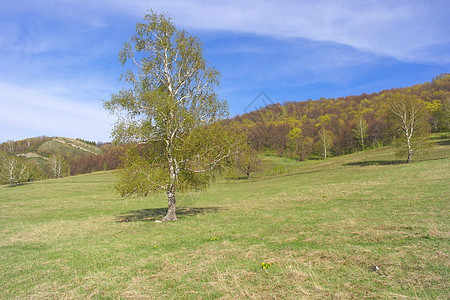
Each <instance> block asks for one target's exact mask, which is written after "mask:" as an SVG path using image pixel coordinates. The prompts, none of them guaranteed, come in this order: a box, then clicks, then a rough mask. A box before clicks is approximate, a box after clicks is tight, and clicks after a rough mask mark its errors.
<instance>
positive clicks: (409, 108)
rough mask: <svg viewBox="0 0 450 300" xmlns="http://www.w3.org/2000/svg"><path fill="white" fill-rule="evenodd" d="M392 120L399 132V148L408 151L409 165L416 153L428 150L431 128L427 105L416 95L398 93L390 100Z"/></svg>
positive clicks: (407, 160)
mask: <svg viewBox="0 0 450 300" xmlns="http://www.w3.org/2000/svg"><path fill="white" fill-rule="evenodd" d="M390 112H391V115H390V119H391V122H392V123H393V125H394V127H395V129H396V131H397V132H398V134H399V135H398V139H397V143H396V144H397V146H398V147H399V148H400V149H401V150H406V152H407V154H408V158H407V159H406V162H407V163H411V161H412V156H413V154H414V153H415V152H418V151H419V150H423V149H425V148H427V147H428V146H429V145H430V144H429V143H428V133H429V132H430V126H429V124H428V122H427V120H428V118H429V114H428V110H427V104H426V102H425V101H423V100H421V99H420V98H419V97H418V96H416V95H408V94H400V93H396V94H394V95H393V96H392V97H391V98H390Z"/></svg>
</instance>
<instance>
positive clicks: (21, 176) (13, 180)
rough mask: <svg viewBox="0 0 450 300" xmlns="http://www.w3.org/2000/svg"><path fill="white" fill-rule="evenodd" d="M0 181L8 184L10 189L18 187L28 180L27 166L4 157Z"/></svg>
mask: <svg viewBox="0 0 450 300" xmlns="http://www.w3.org/2000/svg"><path fill="white" fill-rule="evenodd" d="M0 175H1V177H2V178H1V179H2V180H1V181H2V182H4V183H8V184H9V185H10V186H11V187H14V186H16V185H18V184H19V183H21V182H24V181H26V180H27V179H28V175H29V170H28V167H27V165H26V164H25V163H24V162H22V161H21V160H19V159H18V158H16V157H6V156H5V157H4V158H3V162H2V172H1V174H0Z"/></svg>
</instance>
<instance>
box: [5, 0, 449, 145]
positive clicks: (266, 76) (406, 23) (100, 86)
mask: <svg viewBox="0 0 450 300" xmlns="http://www.w3.org/2000/svg"><path fill="white" fill-rule="evenodd" d="M150 8H151V9H154V10H156V11H158V12H165V13H167V14H168V15H170V16H171V17H172V18H173V20H174V23H175V25H176V26H177V27H178V28H180V29H186V30H187V31H189V32H190V33H191V34H193V35H196V36H198V37H199V38H200V39H201V40H202V41H203V42H204V51H205V56H206V58H207V60H208V61H209V62H210V63H211V65H213V66H214V67H215V68H216V69H217V70H219V71H220V72H221V74H222V78H221V85H220V88H219V89H218V92H219V95H220V97H221V98H222V99H226V100H227V101H228V103H229V105H230V114H231V115H237V114H242V113H244V112H245V109H246V107H247V106H248V105H249V103H251V102H252V101H253V100H254V99H255V97H257V96H258V95H259V94H260V93H261V92H264V93H265V94H266V95H267V96H268V97H270V99H271V100H272V101H273V102H285V101H302V100H307V99H318V98H320V97H326V98H336V97H340V96H347V95H358V94H361V93H364V92H365V93H371V92H376V91H380V90H383V89H390V88H395V87H405V86H410V85H413V84H417V83H423V82H426V81H430V80H431V79H432V78H433V77H434V76H436V75H438V74H440V73H444V72H450V8H449V2H448V1H447V0H440V1H439V0H423V1H414V0H404V1H402V0H397V1H391V0H387V1H370V0H367V1H361V0H347V1H331V0H323V1H321V0H307V1H303V0H301V1H294V0H266V1H256V0H236V1H235V0H232V1H225V0H222V1H215V0H209V1H207V0H191V1H188V0H174V1H168V0H156V1H152V0H127V1H124V0H108V1H107V0H98V1H96V0H59V1H58V0H56V1H44V0H17V1H6V0H3V1H2V4H1V9H0V142H3V141H6V140H8V139H13V140H18V139H23V138H27V137H34V136H40V135H46V136H65V137H72V138H77V137H80V138H83V139H87V140H92V141H108V140H109V131H110V129H111V126H112V124H113V122H114V119H113V118H112V117H110V116H109V115H108V113H107V112H106V111H104V110H103V108H102V100H108V99H109V98H110V96H111V94H113V93H115V92H117V91H118V90H120V89H121V87H122V83H121V82H120V81H119V80H118V79H119V76H120V74H121V73H122V72H123V71H124V70H123V69H122V68H121V66H120V65H119V63H118V61H117V56H118V52H119V51H120V49H121V47H122V45H123V43H124V42H125V41H128V39H129V37H130V36H131V35H132V34H133V32H134V29H135V25H136V22H139V21H141V20H142V17H143V15H144V13H145V12H146V11H147V10H148V9H150Z"/></svg>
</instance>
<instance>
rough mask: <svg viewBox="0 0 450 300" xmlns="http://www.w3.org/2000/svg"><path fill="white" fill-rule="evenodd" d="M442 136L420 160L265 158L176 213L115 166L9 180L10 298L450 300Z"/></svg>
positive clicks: (0, 245)
mask: <svg viewBox="0 0 450 300" xmlns="http://www.w3.org/2000/svg"><path fill="white" fill-rule="evenodd" d="M435 141H436V147H434V148H433V149H432V150H431V151H430V152H429V153H428V154H427V155H426V156H425V155H424V156H422V157H419V158H416V159H415V160H414V158H413V163H412V164H411V165H407V164H404V163H403V160H402V161H399V160H398V158H397V157H395V156H394V154H393V150H392V149H391V148H382V149H377V150H369V151H364V152H360V153H355V154H352V155H346V156H342V157H336V158H331V159H327V160H310V161H307V162H296V161H294V160H290V159H287V158H278V157H264V168H263V169H262V170H261V171H259V172H257V173H255V174H252V175H254V176H253V178H252V179H251V180H244V179H238V180H223V181H219V182H217V183H215V184H214V185H212V186H211V187H210V188H209V189H208V190H206V191H205V192H201V193H198V192H193V193H185V194H178V198H177V200H178V201H177V203H178V218H179V221H177V222H169V223H160V222H155V221H156V220H161V219H162V217H163V216H164V214H165V212H166V205H167V204H166V198H165V196H164V195H162V194H161V195H157V196H151V197H146V198H142V197H137V198H120V197H119V196H118V195H117V194H116V192H115V191H114V184H115V180H116V179H115V176H114V173H113V172H100V173H95V174H90V175H82V176H74V177H67V178H62V179H55V180H47V181H42V182H34V183H31V184H25V185H22V186H18V187H16V188H9V187H6V186H4V187H0V298H1V299H15V298H18V299H19V298H20V299H23V298H25V299H90V298H93V299H110V298H113V299H117V298H120V299H215V298H222V299H302V298H307V299H323V298H337V299H347V298H355V299H361V298H384V299H385V298H396V299H419V298H420V299H423V298H425V299H426V298H429V299H436V298H441V299H448V298H450V284H449V283H450V276H449V270H450V258H449V255H450V244H449V237H450V234H449V233H450V205H449V204H450V201H449V200H450V195H449V186H450V185H449V183H450V144H449V140H448V139H447V140H445V139H436V140H435ZM263 263H264V266H265V268H263V267H262V266H263ZM374 266H377V267H378V268H379V269H378V270H376V271H375V270H374Z"/></svg>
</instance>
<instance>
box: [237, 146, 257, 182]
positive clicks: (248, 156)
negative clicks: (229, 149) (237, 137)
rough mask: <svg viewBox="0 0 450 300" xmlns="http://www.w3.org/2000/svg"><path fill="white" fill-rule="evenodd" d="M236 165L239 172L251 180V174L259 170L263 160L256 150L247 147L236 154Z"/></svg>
mask: <svg viewBox="0 0 450 300" xmlns="http://www.w3.org/2000/svg"><path fill="white" fill-rule="evenodd" d="M235 164H236V167H237V168H238V169H239V170H241V171H242V172H244V173H245V174H246V175H247V179H250V173H252V172H255V171H258V170H259V168H260V166H261V159H260V158H259V156H258V152H257V151H256V150H254V149H251V148H249V147H245V148H243V150H241V151H240V152H239V153H237V154H236V160H235Z"/></svg>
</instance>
